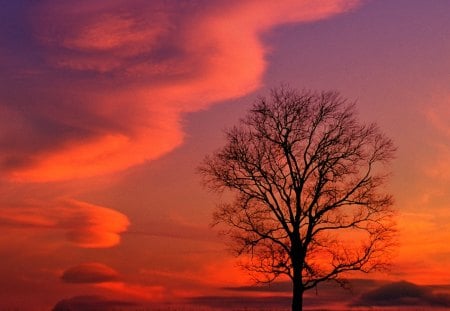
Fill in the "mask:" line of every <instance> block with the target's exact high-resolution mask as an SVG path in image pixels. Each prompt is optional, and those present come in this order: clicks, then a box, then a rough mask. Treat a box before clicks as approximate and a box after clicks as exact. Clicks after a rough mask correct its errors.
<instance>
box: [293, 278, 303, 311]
mask: <svg viewBox="0 0 450 311" xmlns="http://www.w3.org/2000/svg"><path fill="white" fill-rule="evenodd" d="M292 283H293V286H292V311H302V310H303V292H304V290H303V284H302V279H301V274H300V277H299V278H298V277H297V278H296V275H295V273H294V280H293V282H292Z"/></svg>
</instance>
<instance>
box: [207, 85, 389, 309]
mask: <svg viewBox="0 0 450 311" xmlns="http://www.w3.org/2000/svg"><path fill="white" fill-rule="evenodd" d="M225 134H226V143H225V146H223V147H222V148H221V149H220V150H218V151H217V152H215V153H214V154H212V155H210V156H207V157H206V158H205V159H204V161H203V162H202V164H201V165H200V168H199V172H200V174H201V176H202V179H203V181H204V183H205V184H206V186H207V187H209V188H210V189H212V190H214V191H219V192H221V191H228V190H230V191H231V193H232V194H233V195H234V200H233V201H232V202H231V203H222V204H220V205H219V206H218V207H217V210H216V212H215V213H214V222H215V223H216V224H225V225H226V226H224V227H225V228H226V229H225V231H224V233H226V234H227V235H228V237H229V238H230V242H231V245H232V249H233V250H234V251H235V252H236V255H239V256H242V257H243V258H244V261H243V263H242V265H243V266H244V267H245V268H247V269H248V270H249V271H251V272H252V274H253V275H254V276H255V277H256V278H257V280H259V281H260V282H271V281H273V280H275V279H276V278H277V277H279V276H281V275H287V276H288V277H289V278H290V279H291V281H292V285H293V286H292V287H293V296H292V310H293V311H294V310H295V311H298V310H302V307H303V294H304V292H305V291H306V290H309V289H312V288H315V287H316V286H317V284H319V283H321V282H324V281H330V280H334V281H337V282H339V283H341V284H344V282H345V279H344V278H343V274H345V272H348V271H363V272H369V271H372V270H374V269H379V268H382V267H385V265H386V263H387V262H388V260H387V259H388V251H389V249H391V246H392V245H393V241H394V237H395V228H394V219H393V217H394V211H393V209H392V203H393V199H392V196H391V195H389V194H387V193H385V190H384V185H385V182H386V178H387V177H388V175H389V174H388V172H387V171H386V165H387V164H389V162H390V160H391V159H392V158H393V156H394V152H395V147H394V144H393V142H392V141H391V140H390V139H389V138H387V137H386V136H385V135H384V134H382V133H381V131H380V130H379V128H378V126H377V125H376V124H369V125H365V124H362V123H360V122H359V121H358V120H357V118H356V110H355V105H354V104H348V103H347V101H346V100H345V99H343V98H342V97H341V96H340V95H339V94H338V93H337V92H321V93H314V92H310V91H303V92H298V91H296V90H294V89H292V88H290V87H286V86H282V87H279V88H277V89H274V90H272V92H271V94H270V97H269V98H268V99H267V98H264V97H262V98H260V99H258V100H257V101H256V102H255V103H254V105H253V107H252V108H251V109H250V110H249V112H248V114H247V115H246V116H245V117H244V118H243V119H241V120H240V123H239V125H238V126H235V127H232V128H230V129H228V130H226V131H225Z"/></svg>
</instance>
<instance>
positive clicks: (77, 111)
mask: <svg viewBox="0 0 450 311" xmlns="http://www.w3.org/2000/svg"><path fill="white" fill-rule="evenodd" d="M356 3H357V1H355V0H320V1H319V0H318V1H308V0H303V1H298V0H296V1H294V0H290V1H281V2H280V1H263V2H261V1H254V0H247V1H219V2H204V3H202V5H198V3H197V2H191V3H190V2H185V3H184V4H183V5H181V4H175V3H172V2H170V1H169V2H167V1H133V2H130V1H125V0H117V1H108V2H105V1H101V0H93V1H86V2H82V3H78V2H77V3H72V2H67V1H65V2H64V1H55V0H47V1H41V2H39V3H36V4H34V5H30V7H29V12H28V13H29V14H28V15H27V16H32V17H31V22H29V23H28V24H31V25H33V31H32V35H33V36H34V39H35V40H36V41H37V42H39V45H36V44H35V42H34V41H33V42H32V43H30V44H32V46H33V50H31V49H30V51H29V53H32V55H33V56H34V55H37V56H39V57H38V59H39V62H37V61H36V63H35V64H34V63H33V62H31V61H30V62H29V63H25V62H24V63H23V64H21V66H20V67H22V68H20V70H16V73H14V74H15V75H18V76H20V83H19V82H17V81H18V80H15V79H6V81H9V82H8V83H10V84H11V85H6V86H3V87H4V88H6V89H8V90H9V89H17V88H20V89H21V90H22V91H21V92H19V93H17V94H15V95H14V96H13V97H8V96H3V97H2V95H4V94H6V93H8V90H6V91H4V92H0V107H1V106H4V107H5V108H0V110H5V111H6V110H7V111H8V114H9V115H11V116H16V117H15V119H16V121H15V123H14V125H13V126H10V125H7V130H8V136H5V137H3V138H0V139H1V141H0V149H1V150H0V151H1V153H0V154H1V156H0V169H2V170H3V171H6V172H8V176H9V177H10V178H13V179H15V180H20V181H53V180H65V179H73V178H84V177H89V176H95V175H98V174H105V173H109V172H114V171H118V170H122V169H125V168H127V167H130V166H133V165H136V164H139V163H143V162H144V161H147V160H152V159H155V158H157V157H160V156H161V155H163V154H165V153H167V152H169V151H170V150H172V149H173V148H175V147H176V146H178V145H179V144H180V143H181V142H182V138H183V132H182V129H181V127H180V119H181V115H182V114H183V113H185V112H192V111H198V110H200V109H204V108H205V107H208V106H210V105H211V104H213V103H214V102H217V101H223V100H226V99H231V98H235V97H239V96H242V95H245V94H247V93H248V92H250V91H253V90H255V89H256V88H257V87H259V86H260V85H261V81H262V77H263V73H264V70H265V68H266V62H265V55H266V53H267V47H265V46H264V44H263V42H262V41H261V39H260V35H261V33H262V32H264V31H266V30H268V29H270V28H272V27H274V26H276V25H280V24H285V23H294V22H309V21H313V20H318V19H323V18H326V17H329V16H332V15H335V14H338V13H342V12H346V11H348V10H350V9H351V8H353V7H354V6H355V5H356ZM42 59H45V61H46V63H45V64H42V62H41V60H42ZM17 72H20V73H17ZM31 72H33V74H31ZM4 74H8V73H4ZM16 83H19V84H16ZM3 127H4V125H0V132H1V131H3Z"/></svg>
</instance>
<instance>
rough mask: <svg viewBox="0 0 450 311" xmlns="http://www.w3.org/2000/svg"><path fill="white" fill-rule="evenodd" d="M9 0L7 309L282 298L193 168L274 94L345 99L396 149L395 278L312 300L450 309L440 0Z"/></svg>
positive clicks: (3, 57) (4, 208)
mask: <svg viewBox="0 0 450 311" xmlns="http://www.w3.org/2000/svg"><path fill="white" fill-rule="evenodd" d="M0 4H1V9H0V233H1V234H0V258H1V264H0V276H1V278H0V310H7V309H12V308H17V309H18V310H29V311H38V310H51V309H52V308H54V310H60V309H62V308H64V307H67V306H78V308H81V309H83V308H84V309H83V310H88V307H91V308H94V310H109V309H111V308H113V307H120V308H122V309H124V310H128V309H130V310H133V308H134V309H136V308H138V307H142V306H155V305H163V306H167V305H168V304H171V305H177V306H178V305H180V306H192V307H199V306H201V307H203V308H205V310H206V309H208V308H216V307H224V308H227V307H228V308H232V307H239V306H242V305H244V306H250V307H261V306H270V307H285V306H288V305H289V301H288V298H289V286H288V284H286V283H285V282H280V283H279V284H275V285H273V286H271V287H270V288H260V287H255V286H254V285H253V283H252V280H251V279H250V278H249V277H248V275H247V273H245V272H244V271H241V270H239V268H237V267H236V260H235V259H234V258H233V257H232V256H231V255H230V254H229V253H228V252H227V250H226V247H225V245H224V243H223V239H221V238H220V237H219V236H218V235H217V232H216V230H214V229H212V228H211V227H210V223H211V215H212V213H213V211H214V207H215V204H216V203H217V202H219V201H220V200H221V198H220V197H218V196H217V195H214V194H212V193H210V192H208V191H206V190H205V189H204V188H202V186H201V183H200V178H199V176H198V175H197V174H196V173H195V170H196V167H197V166H198V165H199V163H200V162H201V161H202V159H203V158H204V156H205V155H206V154H209V153H211V152H213V151H214V150H216V149H218V148H220V146H221V145H222V144H223V143H224V137H223V129H224V128H226V127H229V126H232V125H233V124H235V123H236V122H237V121H238V120H239V118H240V117H242V116H243V115H244V114H245V111H246V110H247V109H248V108H249V107H250V106H251V104H252V103H253V102H254V101H255V100H256V99H257V98H258V96H260V95H264V94H267V93H268V90H269V89H270V88H273V87H277V86H279V85H280V84H282V83H289V84H290V85H291V86H292V87H294V88H298V89H300V90H301V89H312V90H336V91H339V92H340V93H341V95H342V96H343V97H345V98H348V99H349V101H355V102H356V103H357V109H358V111H359V118H360V120H362V121H363V122H368V123H369V122H376V123H377V124H378V125H379V126H380V128H381V129H382V130H383V131H384V132H385V133H386V135H388V136H389V137H391V138H392V139H393V140H394V142H395V144H396V145H397V147H398V151H397V157H396V159H395V160H394V162H393V164H392V177H391V180H390V182H389V184H388V185H387V188H388V190H389V191H390V192H391V193H392V194H393V195H394V197H395V208H396V210H397V212H398V216H397V220H398V228H399V238H398V239H399V243H398V244H399V246H398V248H397V249H396V251H395V256H394V258H393V260H392V267H391V270H390V271H389V272H379V273H376V274H371V275H359V274H355V275H350V276H349V278H350V279H352V280H353V281H352V282H353V283H352V284H354V290H353V291H350V292H347V291H342V290H339V289H337V288H336V287H333V286H331V285H326V286H323V287H321V288H319V290H318V292H317V294H318V296H317V295H316V293H310V294H308V296H307V299H306V303H307V305H308V306H310V307H315V306H319V307H323V306H326V307H333V306H334V307H336V306H337V307H339V306H342V305H343V301H345V303H344V304H345V307H346V308H351V307H352V306H354V307H355V308H357V307H361V306H378V307H380V308H383V307H390V306H396V307H399V308H400V307H403V306H406V308H408V307H407V305H408V304H411V303H412V304H414V305H416V306H417V305H419V306H422V307H423V308H428V307H429V308H434V307H436V308H437V307H449V306H450V272H449V271H450V244H449V243H448V240H449V239H450V230H449V224H450V57H449V55H450V2H449V1H447V0H433V1H428V0H317V1H309V0H295V1H294V0H283V1H270V0H263V1H257V0H240V1H238V0H227V1H226V0H213V1H207V0H195V1H194V0H193V1H185V0H178V1H176V0H152V1H145V0H132V1H131V0H109V1H102V0H90V1H87V0H81V1H57V0H41V1H32V0H16V1H9V0H0ZM222 199H223V198H222ZM405 293H408V294H405Z"/></svg>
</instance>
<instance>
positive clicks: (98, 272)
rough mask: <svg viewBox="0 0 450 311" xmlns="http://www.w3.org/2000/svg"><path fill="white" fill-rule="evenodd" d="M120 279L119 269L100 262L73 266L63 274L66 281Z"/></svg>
mask: <svg viewBox="0 0 450 311" xmlns="http://www.w3.org/2000/svg"><path fill="white" fill-rule="evenodd" d="M118 279H119V274H118V273H117V271H115V270H114V269H112V268H110V267H108V266H106V265H104V264H102V263H98V262H88V263H83V264H80V265H78V266H75V267H71V268H69V269H67V270H66V271H64V273H63V274H62V276H61V280H63V281H64V282H66V283H103V282H112V281H117V280H118Z"/></svg>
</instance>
